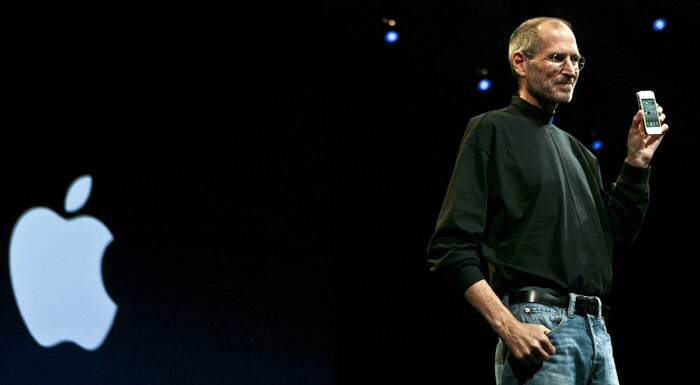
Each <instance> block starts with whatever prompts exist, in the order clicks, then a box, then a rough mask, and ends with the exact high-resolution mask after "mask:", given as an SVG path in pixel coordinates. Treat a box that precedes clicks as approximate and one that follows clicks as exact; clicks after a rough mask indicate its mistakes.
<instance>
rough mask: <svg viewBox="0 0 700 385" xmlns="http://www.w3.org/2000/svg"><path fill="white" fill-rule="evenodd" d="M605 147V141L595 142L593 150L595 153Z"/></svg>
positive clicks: (592, 146) (592, 145)
mask: <svg viewBox="0 0 700 385" xmlns="http://www.w3.org/2000/svg"><path fill="white" fill-rule="evenodd" d="M602 147H603V141H601V140H594V141H593V144H591V148H592V149H593V151H596V150H600V149H601V148H602Z"/></svg>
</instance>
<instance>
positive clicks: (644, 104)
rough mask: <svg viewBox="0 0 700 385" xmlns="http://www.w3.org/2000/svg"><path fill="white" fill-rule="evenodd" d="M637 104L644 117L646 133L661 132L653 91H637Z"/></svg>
mask: <svg viewBox="0 0 700 385" xmlns="http://www.w3.org/2000/svg"><path fill="white" fill-rule="evenodd" d="M637 105H638V106H639V109H640V110H642V114H643V117H644V131H645V132H646V133H647V134H648V135H659V134H661V121H660V120H659V111H658V110H657V109H656V96H655V95H654V91H639V92H637Z"/></svg>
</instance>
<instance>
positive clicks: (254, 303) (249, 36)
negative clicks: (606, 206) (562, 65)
mask: <svg viewBox="0 0 700 385" xmlns="http://www.w3.org/2000/svg"><path fill="white" fill-rule="evenodd" d="M692 8H693V7H692V6H691V5H690V2H688V3H687V4H686V3H683V2H676V3H673V2H666V3H665V4H656V5H655V4H651V3H644V2H642V3H639V4H627V2H622V1H620V2H618V1H606V2H602V1H601V2H596V1H594V2H590V1H589V2H556V1H537V2H530V3H528V4H527V5H523V4H520V2H510V1H498V2H475V1H472V2H458V1H450V2H440V4H437V2H430V1H410V2H390V1H384V2H378V3H374V4H363V3H357V2H349V1H348V2H335V3H332V4H312V3H304V4H287V5H265V6H260V7H253V8H251V9H249V10H247V11H245V12H244V11H236V10H224V9H213V8H212V9H205V7H203V6H201V7H197V8H196V9H192V8H189V9H185V8H183V9H172V8H167V9H165V8H164V9H157V10H148V12H146V11H145V10H143V9H139V10H136V9H129V10H125V9H122V10H109V11H108V10H96V9H93V10H90V11H88V12H89V13H90V17H70V16H64V13H68V14H70V12H67V11H66V10H61V13H60V17H59V16H58V15H59V13H56V14H50V13H49V14H48V15H47V14H44V15H43V17H41V18H38V17H34V14H33V13H29V12H23V13H21V14H20V15H18V16H21V17H22V20H26V21H25V22H23V23H18V27H16V28H13V29H11V31H10V35H9V39H8V41H9V45H8V48H7V50H8V55H6V57H7V59H6V60H7V62H8V63H9V66H8V67H9V70H8V71H7V72H6V76H5V85H6V87H4V89H5V94H6V98H7V100H8V103H7V104H6V106H7V107H6V109H5V122H4V124H3V128H4V130H3V132H4V140H3V143H2V152H1V153H0V156H1V157H2V161H3V164H4V165H5V167H4V170H5V172H4V173H3V174H4V176H5V178H4V183H3V185H4V188H3V189H2V203H3V204H2V208H1V209H0V218H1V219H2V221H0V246H2V245H5V246H3V247H2V248H0V250H5V252H3V255H6V251H7V250H8V243H9V237H10V232H11V230H12V226H13V225H14V222H15V221H16V219H17V218H18V216H19V215H20V214H21V213H22V212H23V211H24V210H26V209H27V208H29V207H32V206H37V205H44V206H48V207H52V208H54V209H57V210H58V209H60V208H61V207H62V204H63V197H64V195H65V192H66V188H67V187H68V185H69V183H70V182H71V181H72V180H73V179H74V178H76V177H77V176H80V175H83V174H91V175H92V176H93V178H94V182H93V183H94V185H93V192H92V195H91V197H90V199H89V201H88V203H87V205H86V206H85V208H84V209H83V211H82V212H83V213H85V214H89V215H94V216H96V217H98V218H100V219H101V220H102V221H103V222H104V223H105V224H106V225H107V226H108V227H109V228H110V229H111V231H112V233H113V235H114V241H113V243H112V244H111V245H110V246H109V248H108V249H107V252H106V254H105V257H104V261H103V275H104V281H105V285H106V287H107V291H108V292H109V294H110V296H111V297H112V298H113V299H114V301H115V302H116V303H117V304H118V306H119V309H118V312H117V316H116V319H115V321H114V325H113V328H112V330H111V332H110V334H109V336H108V337H107V339H106V341H105V343H104V345H103V346H101V347H100V348H99V349H98V350H96V351H94V352H86V351H84V350H82V349H80V348H79V347H77V346H75V345H72V344H61V345H59V346H57V347H54V348H50V349H45V348H42V347H40V346H39V345H37V344H36V343H35V342H34V341H33V340H32V338H31V336H30V335H29V333H28V332H27V329H26V327H25V326H24V325H23V323H22V320H21V318H20V315H19V311H18V309H17V306H16V304H15V302H14V298H13V295H12V289H11V286H10V281H9V275H8V274H9V272H8V271H7V270H5V268H2V269H0V274H3V275H4V276H5V277H6V279H0V300H1V302H0V303H1V304H2V309H3V312H2V316H0V322H1V323H2V327H1V329H0V339H1V340H2V342H3V346H4V349H3V353H1V354H0V358H1V359H0V371H1V372H2V373H3V382H2V383H13V384H14V383H17V384H19V383H22V384H27V383H42V384H43V383H51V384H59V383H70V384H83V383H84V384H96V383H100V384H179V383H182V384H195V383H222V384H223V383H226V384H271V383H274V384H332V383H338V384H356V383H366V382H368V381H378V382H381V383H396V384H398V383H421V384H465V383H479V384H482V383H490V381H492V379H491V372H492V351H493V344H494V343H495V336H494V335H493V334H492V332H491V331H490V329H488V328H487V326H486V325H485V324H484V323H483V321H482V320H480V319H479V317H478V316H477V315H476V314H475V313H474V312H473V311H472V310H471V309H469V308H468V307H467V306H466V305H465V304H464V303H463V301H461V299H459V298H452V297H450V296H449V295H447V294H446V293H444V292H443V291H441V290H440V288H439V285H438V284H437V283H436V282H433V280H432V277H431V276H430V275H429V274H428V272H427V264H426V262H425V250H426V247H427V242H428V239H429V236H430V234H431V231H432V228H433V225H434V221H435V218H436V216H437V212H438V210H439V206H440V203H441V199H442V194H443V192H444V189H445V187H446V184H447V180H448V178H449V174H450V172H451V167H452V163H453V160H454V155H455V153H456V150H457V145H458V141H459V138H460V137H461V135H462V130H463V128H464V126H465V124H466V121H467V120H468V118H469V117H470V116H472V115H474V114H476V113H479V112H482V111H484V110H486V109H490V108H499V107H502V106H503V105H505V103H507V102H508V101H509V99H510V95H511V94H512V93H513V92H514V89H515V88H514V87H515V84H514V81H513V80H512V78H511V75H510V73H509V70H508V67H507V62H506V59H505V58H506V50H507V48H506V43H507V37H508V33H509V32H510V31H511V30H512V29H513V28H514V27H515V26H516V25H517V24H518V23H519V22H520V21H522V20H523V19H524V18H526V17H529V16H535V15H540V14H549V15H555V16H562V17H565V18H567V19H569V20H571V21H572V22H573V23H574V29H575V31H576V32H577V36H578V40H579V46H580V47H581V50H582V52H583V53H584V54H585V55H586V56H587V59H588V64H587V67H586V69H585V70H584V72H583V73H582V76H581V81H580V83H579V85H578V86H577V91H576V95H575V97H574V102H573V103H572V104H570V105H568V106H563V107H562V108H560V111H558V114H557V120H558V121H557V123H558V124H559V125H560V126H562V127H564V128H567V129H569V130H571V132H573V133H574V134H575V135H577V137H579V138H580V139H581V140H582V141H584V142H590V141H592V140H593V139H603V140H604V143H605V144H604V147H603V148H602V149H601V150H600V151H599V152H598V155H599V159H600V161H601V164H602V166H603V169H604V177H605V178H606V179H607V180H609V181H612V180H613V178H614V176H615V173H616V172H617V170H618V168H619V166H620V163H621V162H622V159H623V156H624V139H625V135H626V130H627V127H628V125H629V121H630V119H631V117H632V115H633V114H634V113H635V111H636V105H635V101H634V92H636V91H637V90H638V89H642V88H647V89H653V90H655V91H656V93H657V97H658V99H659V102H660V103H661V104H662V105H664V107H665V108H666V111H667V112H668V114H669V123H670V124H671V126H672V128H673V129H674V131H673V132H672V133H671V134H670V135H669V136H668V137H667V138H666V140H665V141H664V144H663V146H662V149H661V150H660V151H659V153H658V154H657V157H656V158H655V159H654V166H653V167H654V170H653V173H652V189H653V190H652V191H653V194H654V198H653V201H652V206H651V208H650V211H649V215H648V221H647V225H646V226H645V227H644V229H643V230H642V233H641V234H640V236H639V239H638V242H637V243H636V244H635V246H634V247H633V249H632V250H630V252H629V254H628V257H629V258H627V259H626V260H624V261H616V275H615V277H616V282H615V288H614V290H613V292H612V293H611V294H610V297H609V298H608V300H609V302H610V303H611V304H612V305H613V306H614V307H615V308H616V309H617V314H618V317H616V318H615V320H614V321H613V322H612V323H611V324H610V329H611V332H612V333H613V339H614V341H615V344H616V345H615V349H616V356H617V357H618V363H619V366H620V368H619V369H620V376H621V379H622V380H623V381H624V382H633V381H635V380H637V379H640V378H643V377H642V376H645V377H646V376H650V375H653V374H664V373H666V374H668V372H671V373H670V374H671V376H673V375H674V373H673V370H674V368H675V367H677V366H676V365H677V363H676V362H675V357H676V356H677V353H674V352H675V351H676V350H677V349H679V348H680V347H681V346H683V345H686V344H688V343H689V342H690V340H689V339H690V338H693V337H692V336H686V335H685V333H683V332H682V330H684V328H685V327H689V326H691V325H690V324H689V323H688V321H685V318H684V317H680V318H681V319H680V320H679V319H674V320H673V321H670V322H669V321H666V320H665V319H659V318H658V317H654V316H655V315H658V314H663V315H666V314H667V312H668V309H669V303H670V302H673V303H676V302H675V300H676V299H681V298H684V296H685V293H687V292H689V290H690V289H691V287H692V286H693V285H692V279H693V276H692V270H691V269H688V268H686V267H687V266H689V264H690V263H691V258H692V256H691V255H692V253H688V252H687V251H685V250H687V248H688V246H690V247H692V242H690V243H691V244H690V245H689V244H688V243H689V242H687V241H686V240H688V239H691V240H692V237H693V236H694V233H695V230H696V228H697V226H695V225H693V224H692V218H693V217H694V215H695V214H696V213H697V209H696V208H695V206H694V205H693V203H694V199H693V198H694V197H695V196H696V193H695V192H694V190H693V186H694V185H695V182H694V181H693V179H694V177H695V176H696V175H697V164H696V162H694V159H693V158H692V157H691V156H692V154H693V147H692V144H693V143H694V142H695V140H694V139H697V133H695V132H694V130H695V127H694V126H695V124H694V122H695V120H696V119H694V114H692V113H693V112H694V110H693V108H694V105H693V104H692V99H691V97H692V94H693V92H694V88H695V87H694V86H693V73H694V65H695V63H697V54H696V53H695V52H694V51H695V50H694V49H693V48H692V47H690V46H687V45H686V43H683V42H684V41H686V39H690V41H693V39H695V38H697V32H696V28H697V21H698V19H697V17H696V16H694V14H693V9H692ZM656 12H658V15H659V16H664V17H666V18H667V20H668V21H669V27H668V29H667V30H666V31H663V32H662V33H652V32H651V31H650V26H651V21H652V20H653V18H654V17H656V16H657V13H656ZM382 17H390V18H395V19H396V20H397V21H398V22H399V24H398V30H399V32H400V33H401V35H400V39H399V42H398V43H396V44H394V45H388V44H385V43H384V42H383V41H382V40H381V38H382V34H383V32H384V31H385V30H386V28H387V26H386V25H385V24H383V23H382V21H381V20H382ZM480 68H489V70H490V75H491V77H492V80H493V81H494V88H493V89H492V90H490V91H488V92H486V93H481V92H478V91H476V90H475V84H476V81H478V79H479V75H478V74H477V70H478V69H480ZM681 220H683V221H684V222H685V220H690V224H684V225H681V224H680V223H681ZM681 249H682V250H683V251H681ZM4 266H7V264H4ZM3 272H4V273H3ZM649 321H651V322H653V324H647V322H649ZM659 321H660V322H659ZM669 328H670V329H672V330H674V331H675V332H674V333H673V334H674V336H673V337H669V332H668V329H669ZM653 329H664V330H665V331H663V332H661V331H655V332H652V333H649V331H650V330H653ZM679 331H680V332H679ZM650 346H653V348H650ZM661 346H663V348H661ZM650 350H653V352H650ZM650 357H653V359H652V358H650Z"/></svg>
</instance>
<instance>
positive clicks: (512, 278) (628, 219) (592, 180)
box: [428, 96, 650, 295]
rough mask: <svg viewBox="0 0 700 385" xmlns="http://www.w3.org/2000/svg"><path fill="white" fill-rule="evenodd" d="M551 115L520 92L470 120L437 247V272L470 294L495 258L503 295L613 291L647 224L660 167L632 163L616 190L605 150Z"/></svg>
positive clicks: (432, 254)
mask: <svg viewBox="0 0 700 385" xmlns="http://www.w3.org/2000/svg"><path fill="white" fill-rule="evenodd" d="M551 119H552V113H550V112H547V111H544V110H542V109H540V108H538V107H536V106H533V105H531V104H529V103H528V102H526V101H525V100H523V99H521V98H520V97H518V96H514V97H513V100H512V102H511V104H510V105H509V106H508V107H506V108H504V109H501V110H495V111H490V112H487V113H484V114H481V115H479V116H476V117H474V118H472V119H471V120H470V121H469V124H468V125H467V128H466V131H465V134H464V136H463V140H462V143H461V146H460V149H459V153H458V156H457V161H456V163H455V168H454V171H453V174H452V178H451V180H450V184H449V187H448V189H447V193H446V195H445V199H444V202H443V206H442V209H441V211H440V215H439V217H438V220H437V225H436V228H435V232H434V234H433V236H432V238H431V240H430V245H429V249H428V262H429V263H430V267H431V271H433V272H435V273H438V274H442V275H444V279H445V280H446V282H447V283H448V284H449V285H450V286H451V287H453V288H454V289H456V290H459V292H460V293H463V292H464V291H465V290H466V289H467V288H468V287H469V286H471V285H472V284H473V283H475V282H477V281H478V280H480V279H483V278H485V277H486V276H487V275H488V273H487V272H488V271H489V269H488V268H489V265H490V267H491V268H492V272H493V276H492V278H491V280H490V282H491V285H492V287H493V288H494V290H495V291H496V293H497V294H499V295H502V294H503V293H505V292H506V291H508V290H510V289H517V288H521V287H531V286H534V287H544V288H549V289H553V290H555V291H558V292H561V293H568V292H575V293H579V294H585V295H604V294H606V293H607V292H608V291H609V290H610V287H611V283H612V282H611V281H612V258H613V255H614V254H615V255H616V254H617V252H618V251H622V250H624V249H626V248H627V247H628V246H629V245H630V244H631V242H632V241H633V240H634V237H635V236H636V234H637V232H638V231H639V228H640V227H641V224H642V221H643V218H644V213H645V211H646V208H647V204H648V199H649V188H648V178H649V172H650V170H649V169H648V168H647V169H641V168H635V167H632V166H629V165H627V164H626V163H623V166H622V169H621V172H620V174H619V176H618V178H617V179H616V181H615V183H613V184H612V186H610V188H609V189H607V190H606V189H605V186H604V185H603V183H602V180H601V173H600V169H599V165H598V161H597V159H596V158H595V156H594V155H593V154H592V153H591V152H590V151H589V150H588V149H587V148H586V147H585V146H584V145H583V144H581V143H580V142H579V141H578V140H577V139H575V138H574V137H573V136H572V135H570V134H568V133H567V132H565V131H563V130H561V129H559V128H558V127H556V126H555V125H554V124H552V123H551Z"/></svg>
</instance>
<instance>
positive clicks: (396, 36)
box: [384, 31, 399, 44]
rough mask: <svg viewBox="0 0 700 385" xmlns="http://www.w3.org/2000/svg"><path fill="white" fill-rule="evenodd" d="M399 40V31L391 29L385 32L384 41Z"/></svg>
mask: <svg viewBox="0 0 700 385" xmlns="http://www.w3.org/2000/svg"><path fill="white" fill-rule="evenodd" d="M397 40H399V33H398V32H396V31H389V32H387V33H385V34H384V41H385V42H387V43H389V44H392V43H395V42H396V41H397Z"/></svg>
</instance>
